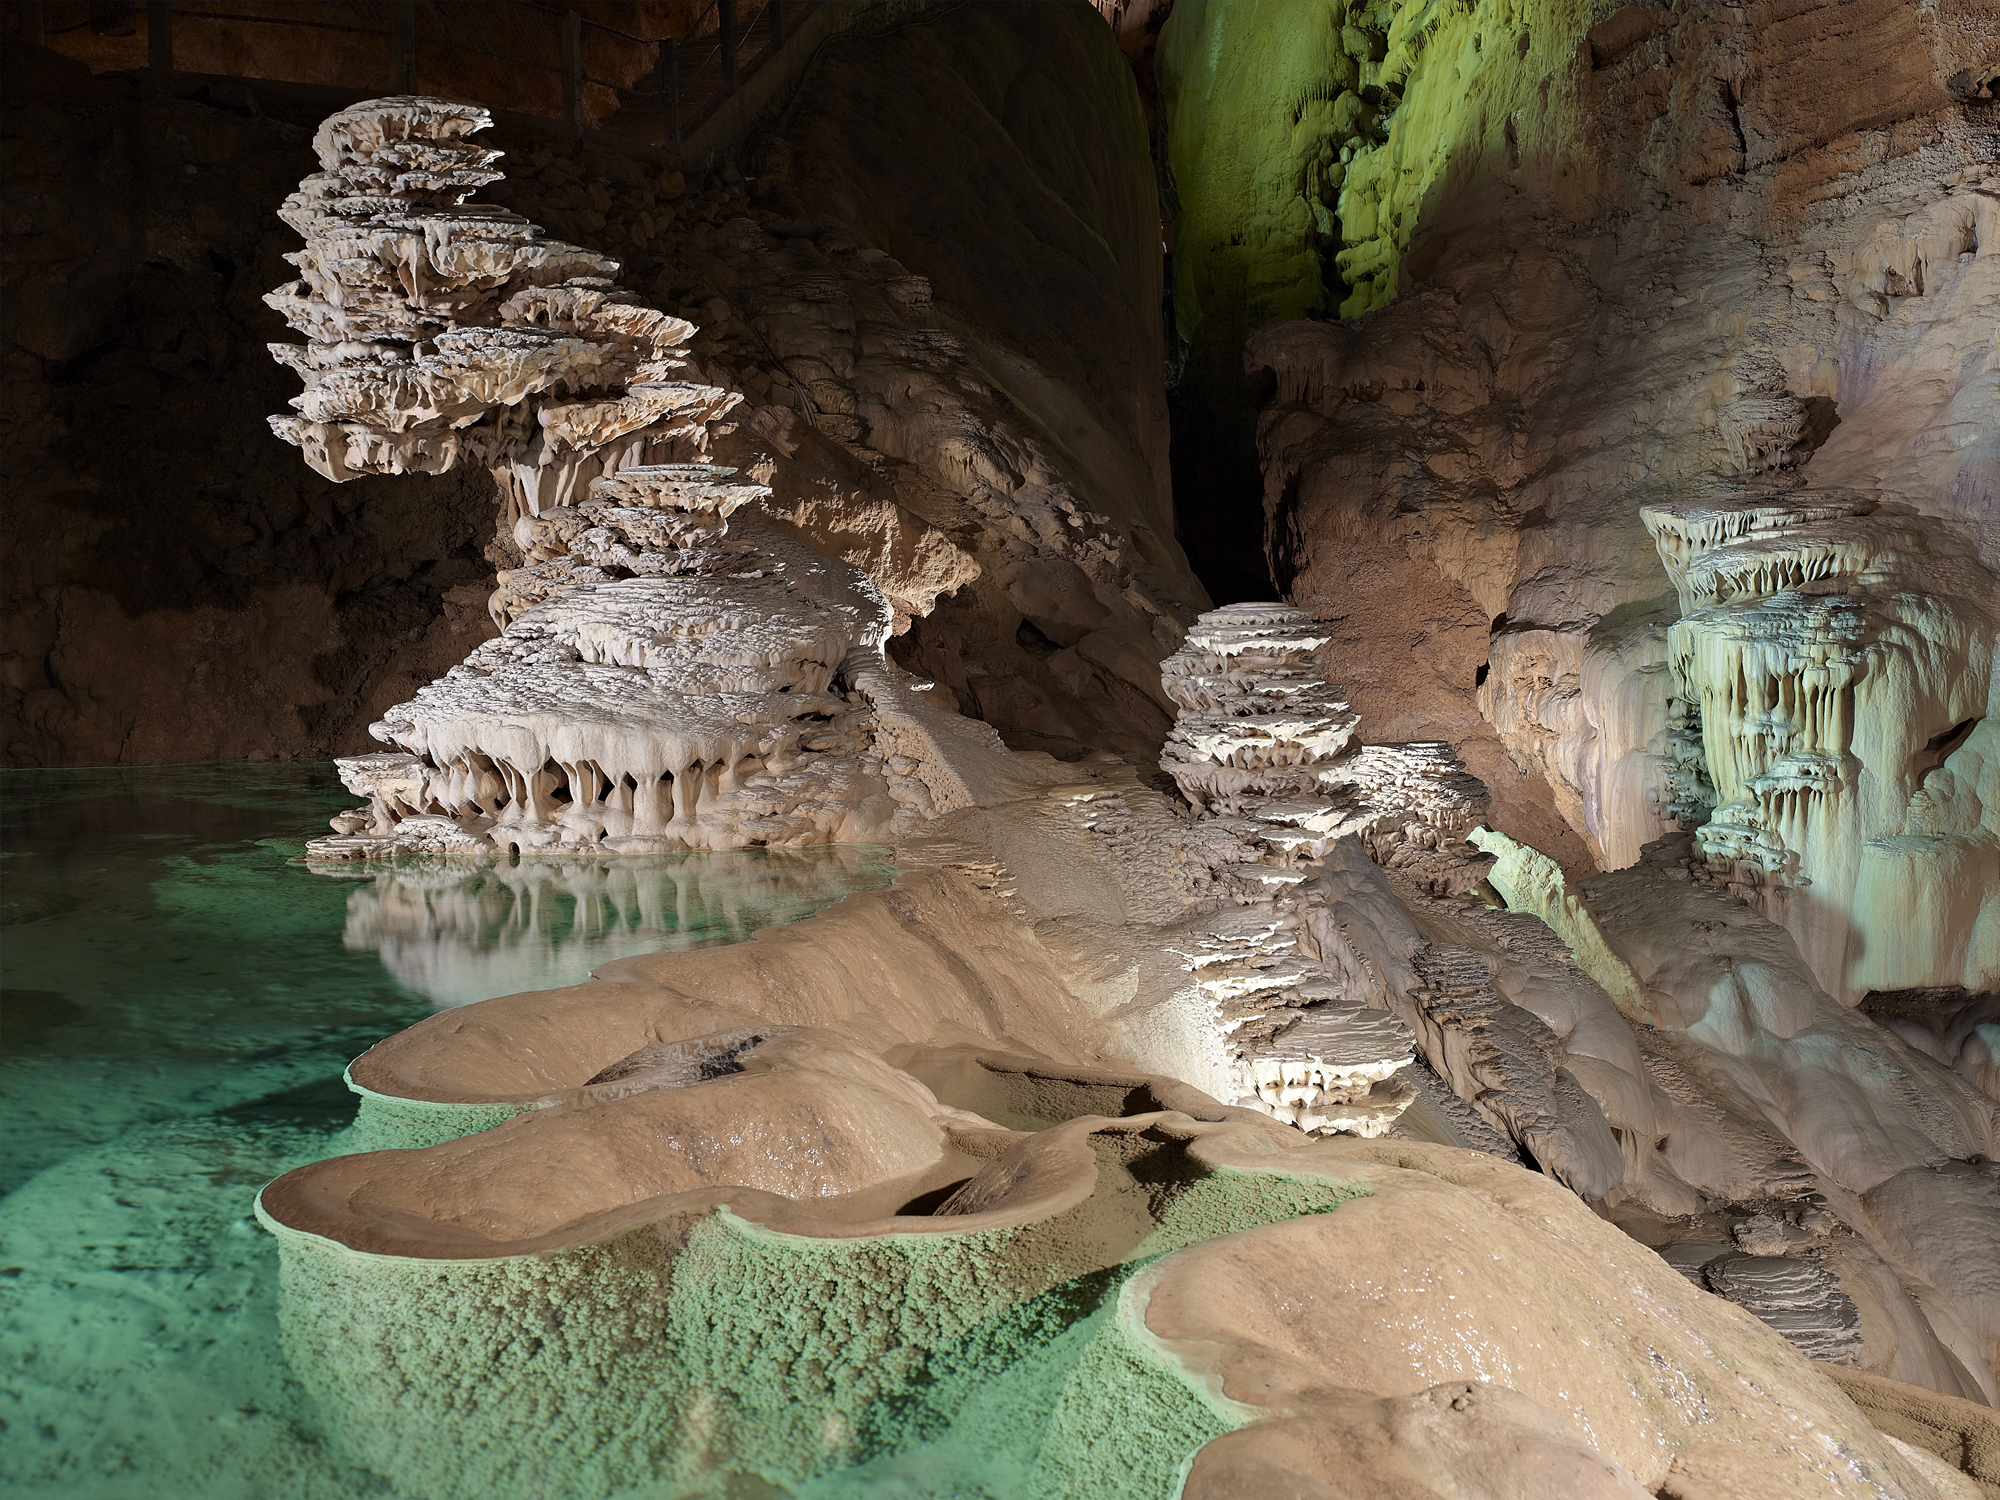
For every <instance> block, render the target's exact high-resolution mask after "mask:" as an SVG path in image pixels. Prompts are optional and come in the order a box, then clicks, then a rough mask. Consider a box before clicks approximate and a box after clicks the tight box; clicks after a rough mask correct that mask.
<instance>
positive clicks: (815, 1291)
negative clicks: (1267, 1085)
mask: <svg viewBox="0 0 2000 1500" xmlns="http://www.w3.org/2000/svg"><path fill="white" fill-rule="evenodd" d="M1091 1143H1092V1145H1093V1147H1094V1148H1095V1149H1096V1152H1097V1157H1098V1187H1097V1191H1096V1192H1095V1193H1094V1194H1092V1195H1091V1197H1090V1199H1089V1200H1087V1201H1085V1202H1084V1203H1082V1204H1080V1205H1077V1206H1076V1207H1073V1208H1071V1209H1069V1210H1066V1211H1064V1212H1061V1213H1057V1214H1054V1215H1053V1216H1051V1217H1049V1218H1046V1219H1042V1220H1040V1221H1037V1222H1033V1223H1029V1224H1024V1225H1018V1226H1014V1227H1003V1228H985V1229H972V1230H968V1231H960V1232H955V1233H953V1232H944V1233H929V1234H871V1235H859V1236H855V1237H851V1238H816V1237H809V1236H806V1235H800V1234H790V1233H778V1232H774V1231H772V1230H769V1229H766V1228H763V1227H761V1226H759V1225H757V1224H755V1223H752V1222H750V1221H749V1220H747V1219H745V1218H743V1217H741V1216H739V1215H738V1214H736V1213H733V1212H731V1211H730V1210H729V1209H727V1208H719V1209H694V1210H689V1211H686V1212H682V1213H678V1214H669V1215H667V1216H664V1217H662V1218H660V1219H657V1220H654V1221H653V1222H651V1223H648V1224H646V1225H643V1226H641V1227H638V1228H635V1229H632V1230H629V1231H626V1232H624V1233H621V1234H617V1235H615V1236H613V1237H611V1238H608V1239H605V1240H600V1241H598V1242H596V1243H592V1244H588V1245H583V1246H579V1247H577V1248H575V1249H571V1250H564V1251H558V1252H555V1253H552V1254H547V1255H542V1256H507V1257H501V1258H496V1259H490V1260H476V1261H464V1260H459V1261H437V1260H424V1259H414V1258H402V1257H392V1256H379V1255H369V1254H364V1253H360V1252H356V1251H353V1250H349V1249H347V1248H345V1247H343V1246H340V1245H338V1244H336V1243H334V1242H333V1241H331V1240H328V1239H325V1238H322V1237H319V1236H316V1235H310V1234H302V1233H299V1232H297V1231H293V1230H287V1229H285V1228H284V1227H283V1226H281V1225H276V1224H271V1221H270V1220H269V1219H268V1218H267V1220H266V1222H267V1224H271V1227H272V1228H273V1229H274V1231H275V1232H276V1233H277V1235H278V1237H279V1242H280V1246H281V1250H282V1255H283V1262H284V1283H283V1292H282V1317H283V1320H284V1327H285V1346H286V1353H287V1355H288V1357H289V1359H290V1361H291V1363H292V1366H293V1368H294V1370H295V1371H296V1372H297V1373H298V1375H299V1377H300V1379H301V1381H302V1382H303V1383H304V1384H305V1386H306V1387H307V1389H308V1390H309V1391H310V1392H311V1393H312V1394H313V1396H314V1399H315V1401H316V1403H317V1405H318V1406H319V1409H320V1412H321V1415H322V1417H323V1419H324V1420H325V1422H326V1425H327V1427H328V1428H329V1429H330V1430H331V1432H332V1433H333V1434H334V1436H335V1441H336V1444H337V1446H339V1447H340V1448H341V1449H342V1450H344V1452H345V1453H346V1454H347V1455H348V1456H349V1457H350V1458H351V1459H352V1461H354V1462H356V1463H358V1464H360V1465H362V1466H365V1467H366V1468H368V1469H370V1470H373V1471H374V1472H376V1473H379V1474H382V1475H384V1476H386V1477H387V1478H388V1479H389V1480H390V1481H391V1482H392V1483H393V1484H394V1485H395V1486H396V1488H397V1489H398V1490H399V1492H402V1493H408V1494H417V1495H423V1496H425V1497H427V1500H453V1497H459V1496H465V1497H472V1496H478V1497H481V1500H506V1497H513V1496H522V1497H528V1496H540V1495H603V1494H611V1493H624V1492H625V1491H626V1489H627V1488H628V1487H631V1486H639V1487H640V1488H639V1490H638V1493H640V1494H646V1495H651V1494H654V1493H656V1491H655V1489H654V1488H652V1487H653V1486H660V1488H659V1489H658V1490H657V1493H660V1494H686V1493H715V1494H759V1495H762V1494H771V1493H786V1494H798V1495H812V1496H837V1495H859V1494H864V1493H866V1494H877V1495H879V1494H882V1493H897V1494H909V1495H943V1494H980V1495H992V1496H996V1497H998V1496H1021V1497H1029V1496H1044V1495H1066V1496H1075V1497H1079V1500H1081V1497H1094V1496H1105V1497H1111V1496H1120V1497H1122V1496H1135V1497H1136V1496H1163V1497H1164V1496H1168V1495H1171V1494H1173V1493H1175V1492H1176V1490H1177V1487H1178V1484H1179V1480H1180V1476H1181V1474H1182V1472H1183V1470H1184V1468H1185V1465H1186V1464H1187V1463H1188V1461H1189V1460H1190V1459H1191V1458H1192V1456H1193V1454H1194V1452H1195V1451H1196V1449H1198V1448H1199V1447H1200V1446H1201V1445H1202V1444H1203V1443H1205V1442H1207V1441H1208V1440H1210V1439H1211V1438H1213V1437H1216V1436H1218V1435H1219V1434H1221V1433H1224V1432H1227V1431H1230V1430H1232V1429H1234V1428H1236V1427H1239V1426H1241V1425H1243V1423H1244V1422H1245V1421H1246V1420H1249V1419H1250V1417H1252V1416H1254V1415H1256V1414H1255V1413H1252V1412H1249V1411H1244V1410H1239V1409H1238V1408H1236V1407H1235V1406H1234V1404H1233V1403H1229V1402H1226V1401H1223V1400H1222V1399H1221V1398H1219V1397H1216V1396H1214V1395H1212V1394H1208V1393H1205V1392H1202V1391H1198V1390H1197V1389H1196V1388H1195V1387H1194V1386H1192V1385H1191V1384H1189V1383H1188V1382H1187V1380H1186V1379H1185V1378H1184V1377H1183V1376H1182V1375H1181V1374H1180V1373H1179V1367H1178V1365H1176V1363H1175V1362H1174V1361H1173V1360H1172V1359H1171V1358H1170V1357H1168V1356H1167V1355H1166V1354H1165V1353H1164V1352H1163V1351H1161V1350H1159V1348H1158V1346H1157V1343H1156V1341H1155V1339H1154V1337H1153V1336H1152V1335H1151V1334H1150V1333H1148V1332H1147V1331H1146V1329H1145V1327H1144V1322H1143V1315H1144V1302H1145V1294H1144V1285H1145V1284H1144V1282H1143V1281H1139V1282H1136V1283H1135V1281H1134V1277H1135V1274H1136V1273H1137V1272H1139V1271H1140V1270H1142V1269H1143V1268H1144V1267H1145V1266H1146V1265H1148V1264H1150V1263H1154V1262H1157V1261H1158V1260H1159V1259H1160V1258H1161V1257H1162V1256H1164V1255H1168V1254H1171V1253H1172V1252H1173V1251H1175V1250H1179V1249H1182V1248H1185V1247H1186V1246H1189V1245H1192V1244H1196V1243H1199V1242H1200V1241H1203V1240H1207V1239H1211V1238H1213V1237H1215V1236H1217V1235H1221V1234H1229V1233H1233V1232H1236V1231H1240V1230H1244V1229H1249V1228H1252V1227H1255V1226H1257V1225H1261V1224H1267V1223H1271V1222H1274V1221H1276V1220H1279V1219H1285V1218H1292V1217H1296V1216H1298V1215H1300V1214H1313V1213H1324V1212H1328V1211H1331V1210H1333V1209H1334V1208H1336V1207H1337V1206H1338V1205H1339V1204H1340V1203H1341V1202H1343V1201H1345V1200H1346V1199H1348V1198H1351V1197H1353V1196H1354V1194H1355V1192H1356V1189H1355V1188H1353V1187H1351V1186H1348V1185H1346V1184H1343V1183H1340V1182H1337V1181H1334V1180H1332V1179H1328V1178H1324V1177H1319V1176H1316V1175H1312V1174H1290V1173H1283V1172H1262V1171H1259V1172H1242V1171H1236V1170H1228V1169H1223V1170H1205V1169H1203V1168H1201V1167H1199V1166H1197V1165H1196V1164H1194V1163H1192V1162H1190V1161H1188V1160H1187V1159H1186V1158H1185V1157H1184V1156H1183V1155H1182V1153H1181V1149H1180V1143H1179V1142H1178V1141H1176V1140H1173V1139H1171V1138H1170V1137H1164V1136H1159V1135H1158V1134H1157V1132H1153V1131H1139V1132H1130V1133H1110V1134H1099V1135H1094V1136H1092V1137H1091ZM1107 1198H1109V1199H1112V1200H1115V1204H1114V1207H1113V1208H1112V1209H1110V1210H1109V1211H1107V1207H1106V1200H1107ZM1128 1210H1129V1211H1128ZM1107 1213H1109V1216H1110V1218H1112V1219H1116V1220H1118V1221H1119V1227H1117V1228H1114V1229H1113V1230H1112V1231H1111V1232H1110V1234H1109V1236H1108V1240H1107V1231H1106V1223H1107ZM945 1222H948V1221H945ZM1107 1243H1109V1244H1110V1246H1111V1250H1110V1253H1109V1254H1107V1253H1105V1252H1106V1246H1107ZM1121 1244H1122V1245H1123V1246H1124V1248H1123V1249H1122V1250H1121V1249H1119V1248H1117V1247H1118V1246H1119V1245H1121Z"/></svg>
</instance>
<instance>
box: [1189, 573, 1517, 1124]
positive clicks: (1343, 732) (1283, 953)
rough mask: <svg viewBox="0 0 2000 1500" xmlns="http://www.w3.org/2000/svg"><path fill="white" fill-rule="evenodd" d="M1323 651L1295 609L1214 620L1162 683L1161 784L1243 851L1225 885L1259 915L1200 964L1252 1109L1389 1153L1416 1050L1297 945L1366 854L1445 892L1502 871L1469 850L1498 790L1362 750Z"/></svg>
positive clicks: (1440, 750)
mask: <svg viewBox="0 0 2000 1500" xmlns="http://www.w3.org/2000/svg"><path fill="white" fill-rule="evenodd" d="M1323 644H1325V637H1324V636H1323V635H1321V634H1319V633H1317V632H1316V631H1315V630H1314V628H1313V624H1312V621H1311V620H1310V619H1309V618H1308V617H1307V616H1306V615H1304V614H1303V613H1302V612H1300V611H1299V610H1296V609H1292V608H1290V607H1289V606H1287V605H1282V604H1234V605H1229V606H1227V607H1226V608H1223V609H1218V610H1213V611H1211V612H1210V613H1208V614H1205V615H1203V616H1202V617H1201V620H1200V622H1199V623H1198V624H1197V625H1196V626H1195V627H1194V629H1193V630H1191V631H1190V632H1189V633H1188V637H1187V642H1186V644H1185V645H1183V646H1182V647H1181V649H1180V650H1179V651H1178V652H1177V653H1176V654H1175V655H1174V656H1172V657H1170V658H1169V659H1168V660H1167V662H1166V664H1165V666H1164V668H1163V669H1162V680H1163V684H1164V686H1165V689H1166V692H1167V695H1168V696H1169V697H1170V698H1172V699H1173V700H1174V701H1175V702H1176V703H1178V704H1180V705H1181V713H1180V717H1179V719H1178V720H1177V721H1176V723H1175V725H1174V731H1173V734H1172V735H1171V736H1170V737H1169V738H1168V741H1167V746H1166V749H1165V750H1164V751H1163V752H1162V754H1161V757H1160V767H1161V769H1162V770H1164V771H1167V772H1168V773H1169V774H1171V775H1172V776H1173V778H1174V780H1175V781H1176V782H1177V783H1178V784H1179V785H1180V788H1181V791H1182V793H1183V794H1184V795H1185V796H1186V797H1187V799H1188V801H1189V802H1190V803H1191V804H1192V805H1193V806H1194V808H1195V810H1196V812H1197V813H1198V814H1201V815H1203V816H1206V817H1208V818H1210V819H1212V820H1214V823H1215V828H1216V831H1218V832H1226V833H1228V834H1232V835H1234V836H1235V838H1236V839H1237V840H1239V841H1240V846H1241V847H1240V848H1238V849H1235V850H1231V851H1229V853H1230V855H1231V856H1232V857H1231V858H1230V859H1229V860H1227V861H1226V862H1225V863H1224V864H1223V866H1222V867H1223V869H1224V871H1225V872H1226V873H1225V877H1224V878H1225V880H1227V881H1228V882H1229V883H1230V884H1231V885H1232V886H1233V888H1234V889H1235V891H1236V892H1238V894H1237V895H1236V899H1237V900H1238V901H1240V902H1243V903H1245V904H1246V905H1247V906H1248V911H1247V912H1241V913H1236V914H1225V915H1224V916H1222V917H1218V918H1217V919H1215V920H1213V921H1211V922H1210V923H1209V924H1208V926H1209V930H1208V931H1207V932H1205V933H1204V934H1203V935H1202V937H1201V938H1200V939H1199V940H1198V941H1197V943H1196V944H1195V946H1194V947H1193V949H1191V950H1190V952H1189V954H1188V962H1189V965H1190V967H1191V968H1192V969H1193V970H1194V973H1195V975H1196V984H1197V987H1198V988H1199V989H1200V990H1201V992H1202V993H1203V994H1204V995H1205V996H1206V997H1207V998H1208V1000H1209V1002H1210V1003H1211V1005H1212V1006H1213V1007H1214V1013H1215V1024H1216V1025H1217V1026H1218V1027H1219V1028H1220V1029H1221V1031H1222V1033H1223V1035H1224V1036H1225V1038H1226V1042H1225V1046H1226V1048H1227V1050H1228V1053H1229V1059H1230V1067H1231V1069H1232V1071H1233V1073H1234V1076H1235V1081H1236V1083H1237V1085H1238V1089H1239V1092H1240V1094H1241V1102H1242V1103H1244V1104H1246V1105H1250V1106H1252V1107H1254V1108H1257V1109H1260V1110H1263V1111H1265V1112H1266V1113H1269V1114H1272V1115H1274V1116H1276V1117H1277V1118H1279V1119H1282V1120H1286V1121H1288V1122H1290V1123H1292V1124H1295V1125H1298V1126H1299V1127H1300V1128H1301V1129H1304V1130H1309V1131H1347V1130H1353V1131H1358V1132H1359V1133H1360V1134H1362V1135H1378V1134H1380V1133H1381V1132H1382V1131H1384V1130H1386V1129H1388V1128H1389V1126H1390V1125H1391V1124H1392V1123H1393V1122H1394V1121H1395V1119H1396V1117H1397V1116H1398V1115H1399V1114H1401V1113H1402V1112H1403V1110H1404V1109H1405V1108H1407V1107H1408V1105H1409V1103H1410V1101H1411V1099H1412V1098H1413V1097H1414V1096H1413V1095H1412V1093H1411V1090H1410V1086H1409V1085H1408V1083H1406V1082H1405V1081H1403V1080H1401V1079H1399V1078H1397V1077H1396V1076H1395V1074H1396V1072H1397V1070H1398V1069H1399V1068H1401V1067H1402V1066H1403V1065H1404V1064H1406V1063H1407V1062H1408V1061H1409V1058H1410V1036H1409V1032H1408V1031H1407V1029H1406V1028H1405V1027H1404V1026H1403V1025H1402V1024H1401V1023H1400V1022H1399V1021H1397V1020H1396V1018H1395V1017H1394V1016H1392V1015H1390V1014H1389V1013H1388V1012H1387V1011H1386V1010H1383V1009H1380V1008H1376V1007H1375V1006H1374V1004H1373V1003H1372V1000H1364V999H1363V998H1362V996H1361V994H1360V993H1358V992H1357V993H1350V991H1353V990H1354V988H1355V987H1354V986H1352V985H1349V984H1347V983H1345V982H1344V978H1345V976H1344V975H1343V974H1342V972H1341V971H1340V970H1339V969H1338V968H1335V969H1332V970H1329V969H1327V968H1325V967H1324V966H1322V964H1321V963H1319V962H1318V961H1317V959H1316V955H1314V954H1313V953H1312V952H1311V950H1310V947H1309V946H1308V945H1306V944H1302V943H1301V941H1300V933H1301V929H1302V927H1303V926H1304V924H1305V922H1306V914H1305V908H1306V905H1307V897H1306V891H1307V885H1306V882H1308V881H1309V880H1310V878H1311V867H1313V866H1315V865H1318V864H1320V863H1321V862H1322V861H1323V860H1324V859H1325V857H1326V855H1327V852H1328V851H1329V850H1330V849H1332V848H1333V846H1334V845H1335V844H1337V843H1338V842H1339V841H1340V840H1342V839H1346V838H1354V837H1359V838H1360V839H1362V840H1363V841H1364V842H1365V843H1366V844H1367V845H1368V848H1369V850H1370V852H1371V853H1373V854H1374V855H1375V856H1376V857H1377V858H1379V859H1381V860H1383V861H1384V862H1385V863H1387V864H1389V865H1390V866H1391V867H1392V868H1396V869H1408V870H1411V871H1412V872H1417V873H1418V877H1419V878H1420V879H1424V880H1427V881H1429V882H1433V883H1436V884H1437V885H1439V886H1440V888H1444V889H1451V890H1465V889H1467V888H1469V887H1471V886H1474V885H1477V884H1478V883H1479V880H1480V877H1481V875H1482V873H1483V872H1484V869H1485V866H1486V865H1487V864H1488V863H1490V860H1489V858H1488V857H1487V856H1485V855H1482V854H1480V853H1479V852H1478V851H1477V850H1474V849H1472V848H1471V847H1470V846H1468V845H1466V844H1465V843H1464V842H1463V835H1464V834H1465V832H1466V831H1467V830H1468V829H1470V828H1471V827H1472V825H1473V824H1474V823H1476V822H1477V821H1478V820H1479V817H1480V815H1481V814H1482V812H1483V811H1484V810H1485V790H1484V788H1483V787H1481V786H1480V785H1479V783H1478V782H1477V781H1476V780H1475V779H1473V778H1472V777H1470V776H1467V775H1466V774H1465V772H1464V770H1463V768H1462V767H1460V766H1459V764H1458V763H1457V761H1456V760H1454V759H1453V758H1452V756H1451V754H1450V750H1449V747H1447V746H1443V745H1360V744H1356V743H1354V734H1355V730H1356V728H1357V726H1358V725H1359V723H1360V715H1358V714H1356V713H1354V712H1353V711H1352V710H1351V709H1350V708H1349V707H1348V705H1347V703H1346V701H1345V700H1344V699H1343V698H1342V697H1341V695H1340V691H1339V689H1337V688H1335V687H1332V686H1331V685H1329V684H1328V683H1327V682H1326V681H1325V680H1324V679H1322V678H1321V677H1320V676H1319V674H1318V671H1317V668H1316V666H1315V665H1314V662H1313V659H1312V653H1313V652H1314V650H1315V649H1316V648H1318V647H1319V646H1321V645H1323ZM1377 998H1379V997H1377Z"/></svg>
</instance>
